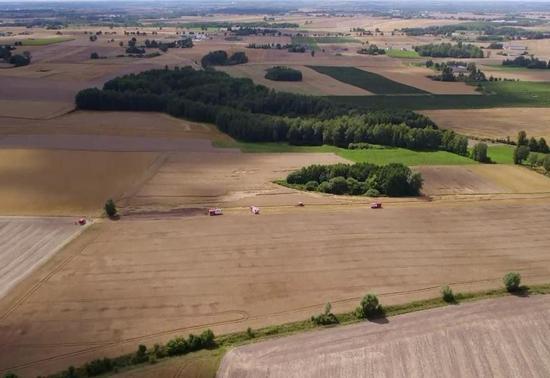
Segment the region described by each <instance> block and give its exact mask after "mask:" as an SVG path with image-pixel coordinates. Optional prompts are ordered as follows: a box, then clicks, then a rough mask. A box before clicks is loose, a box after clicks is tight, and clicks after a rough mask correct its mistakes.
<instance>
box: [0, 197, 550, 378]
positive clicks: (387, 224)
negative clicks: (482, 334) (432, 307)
mask: <svg viewBox="0 0 550 378" xmlns="http://www.w3.org/2000/svg"><path fill="white" fill-rule="evenodd" d="M548 211H550V205H549V203H548V201H540V202H539V201H528V200H525V201H523V202H521V203H519V202H516V203H514V202H509V203H502V202H501V203H499V204H495V203H477V204H476V206H463V205H461V206H457V205H444V204H433V205H430V204H425V205H424V206H410V207H401V206H389V205H388V206H387V207H386V208H385V209H384V210H381V211H373V210H370V209H369V208H368V207H367V206H363V207H361V206H355V207H351V206H344V207H334V206H333V207H324V206H321V207H316V206H309V207H308V206H306V207H305V208H296V207H288V208H278V209H272V210H270V209H265V210H264V211H263V212H262V215H259V216H253V215H251V214H249V212H248V211H247V210H246V209H242V210H235V211H231V212H228V213H226V215H223V216H220V217H208V216H194V217H172V218H164V219H163V218H162V217H159V218H156V219H154V220H153V219H142V218H140V217H126V218H125V217H123V218H122V220H120V221H117V222H113V221H106V222H102V223H96V224H94V225H92V227H90V228H89V229H88V231H86V232H85V233H84V234H83V235H81V236H80V237H79V238H78V239H76V240H75V241H74V242H73V243H71V244H70V245H69V246H68V247H67V248H65V249H64V250H63V251H61V252H60V253H58V254H57V255H55V256H54V258H53V259H52V260H50V261H49V262H48V263H47V264H46V265H44V266H43V267H42V268H40V269H39V270H37V271H36V274H33V275H32V276H31V277H30V278H29V279H27V280H25V281H24V282H22V284H21V285H20V286H18V287H17V288H16V290H14V291H12V292H10V293H9V294H8V296H7V297H5V298H4V299H3V300H1V301H0V339H2V340H3V343H2V345H1V346H0V367H1V368H0V371H4V370H13V371H15V372H17V373H19V374H21V375H23V376H34V375H37V374H45V373H49V372H52V371H56V370H58V369H61V368H66V367H67V366H68V365H71V364H73V365H78V364H80V363H83V362H85V361H89V360H91V359H93V358H96V357H103V356H105V355H107V356H113V355H118V354H120V353H122V352H128V351H130V350H134V349H135V347H136V345H138V344H140V343H146V344H148V345H151V344H153V343H154V342H160V341H166V340H167V339H168V338H170V337H173V336H174V335H179V334H188V333H189V332H192V331H200V330H202V329H204V328H212V329H213V330H214V332H216V333H224V332H229V331H235V330H244V329H246V328H247V327H248V326H250V327H258V326H262V325H264V326H265V325H270V324H277V323H282V322H285V321H292V320H300V319H306V318H308V317H309V316H310V315H311V314H313V313H316V312H318V311H320V310H321V308H322V307H323V305H324V304H325V303H326V302H327V301H330V302H332V303H333V305H334V309H335V311H344V310H350V309H352V308H353V307H354V306H355V305H356V303H357V302H358V300H359V298H360V297H361V296H362V295H364V294H365V293H366V292H375V293H377V294H378V295H380V298H381V300H382V302H383V303H386V304H390V303H397V302H404V301H409V300H412V299H421V298H426V297H432V296H435V295H438V292H439V288H440V287H441V285H444V284H452V285H453V288H454V289H455V290H458V291H462V290H473V289H483V288H489V287H494V286H498V285H500V282H501V277H502V275H503V274H504V273H505V272H507V271H509V270H517V271H518V272H520V273H521V274H522V277H523V279H524V282H526V283H537V282H542V281H545V280H547V278H548V275H549V274H550V264H549V263H548V262H549V259H548V256H547V253H546V250H545V248H546V246H547V242H548V238H547V237H546V231H547V229H548V227H550V218H548V216H547V213H548ZM518 219H529V222H528V225H527V224H526V223H525V222H518V221H517V220H518ZM518 249H521V254H518V253H517V251H518ZM335 251H337V253H335ZM68 282H70V283H71V284H70V285H68V284H67V283H68Z"/></svg>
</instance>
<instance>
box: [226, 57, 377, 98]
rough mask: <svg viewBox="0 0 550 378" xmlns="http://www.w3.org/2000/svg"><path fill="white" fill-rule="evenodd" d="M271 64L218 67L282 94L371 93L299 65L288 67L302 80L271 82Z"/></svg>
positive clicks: (338, 94)
mask: <svg viewBox="0 0 550 378" xmlns="http://www.w3.org/2000/svg"><path fill="white" fill-rule="evenodd" d="M271 67H273V65H272V64H246V65H239V66H227V67H223V68H222V67H220V69H221V70H222V71H225V72H227V73H228V74H230V75H232V76H235V77H246V78H249V79H252V80H253V81H254V83H256V84H261V85H265V86H266V87H268V88H273V89H275V90H278V91H283V92H293V93H300V94H307V95H316V96H328V95H333V96H342V95H345V96H365V95H370V94H372V93H370V92H368V91H366V90H364V89H361V88H358V87H355V86H353V85H349V84H346V83H343V82H341V81H338V80H336V79H333V78H331V77H330V76H327V75H323V74H320V73H319V72H317V71H315V70H312V69H311V68H307V67H305V66H300V65H290V67H291V68H294V69H297V70H299V71H300V72H302V76H303V79H302V81H298V82H291V81H273V80H268V79H266V78H265V77H264V76H265V73H266V70H267V69H268V68H271Z"/></svg>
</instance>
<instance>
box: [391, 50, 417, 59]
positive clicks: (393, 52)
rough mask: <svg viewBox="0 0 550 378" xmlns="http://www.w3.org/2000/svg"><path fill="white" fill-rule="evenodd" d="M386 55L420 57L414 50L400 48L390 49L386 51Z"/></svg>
mask: <svg viewBox="0 0 550 378" xmlns="http://www.w3.org/2000/svg"><path fill="white" fill-rule="evenodd" d="M386 55H387V56H389V57H390V58H404V59H411V58H420V55H418V53H417V52H416V51H414V50H399V49H389V50H388V51H386Z"/></svg>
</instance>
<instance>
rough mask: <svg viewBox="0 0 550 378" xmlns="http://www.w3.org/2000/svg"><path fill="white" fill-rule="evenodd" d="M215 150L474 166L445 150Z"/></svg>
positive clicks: (252, 146)
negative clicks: (308, 154) (293, 153)
mask: <svg viewBox="0 0 550 378" xmlns="http://www.w3.org/2000/svg"><path fill="white" fill-rule="evenodd" d="M213 144H214V146H215V147H219V148H238V149H240V150H241V151H242V152H245V153H282V152H300V153H308V152H309V153H311V152H326V153H330V152H332V153H334V154H336V155H338V156H340V157H343V158H344V159H348V160H350V161H353V162H369V163H373V164H377V165H384V164H390V163H402V164H405V165H465V164H477V163H476V162H475V161H474V160H472V159H469V158H467V157H464V156H460V155H456V154H453V153H450V152H446V151H413V150H407V149H405V148H384V149H376V148H373V149H368V150H348V149H346V148H339V147H335V146H328V145H323V146H311V147H310V146H291V145H289V144H288V143H245V142H214V143H213Z"/></svg>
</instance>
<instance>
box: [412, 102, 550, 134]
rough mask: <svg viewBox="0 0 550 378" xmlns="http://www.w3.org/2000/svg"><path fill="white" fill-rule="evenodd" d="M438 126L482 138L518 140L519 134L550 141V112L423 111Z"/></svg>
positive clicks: (538, 110)
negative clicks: (522, 132)
mask: <svg viewBox="0 0 550 378" xmlns="http://www.w3.org/2000/svg"><path fill="white" fill-rule="evenodd" d="M420 113H422V114H425V115H427V116H428V117H430V118H431V119H432V120H433V121H434V122H435V123H436V124H437V125H438V126H440V127H442V128H445V129H451V130H454V131H456V132H457V133H461V134H464V135H468V136H474V137H478V138H502V139H505V138H506V137H510V139H512V140H515V139H516V137H517V134H518V132H519V131H521V130H524V131H526V132H527V135H529V137H531V136H534V137H544V138H546V140H550V127H548V122H550V109H548V108H493V109H468V110H467V111H464V110H455V109H447V110H423V111H421V112H420Z"/></svg>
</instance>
